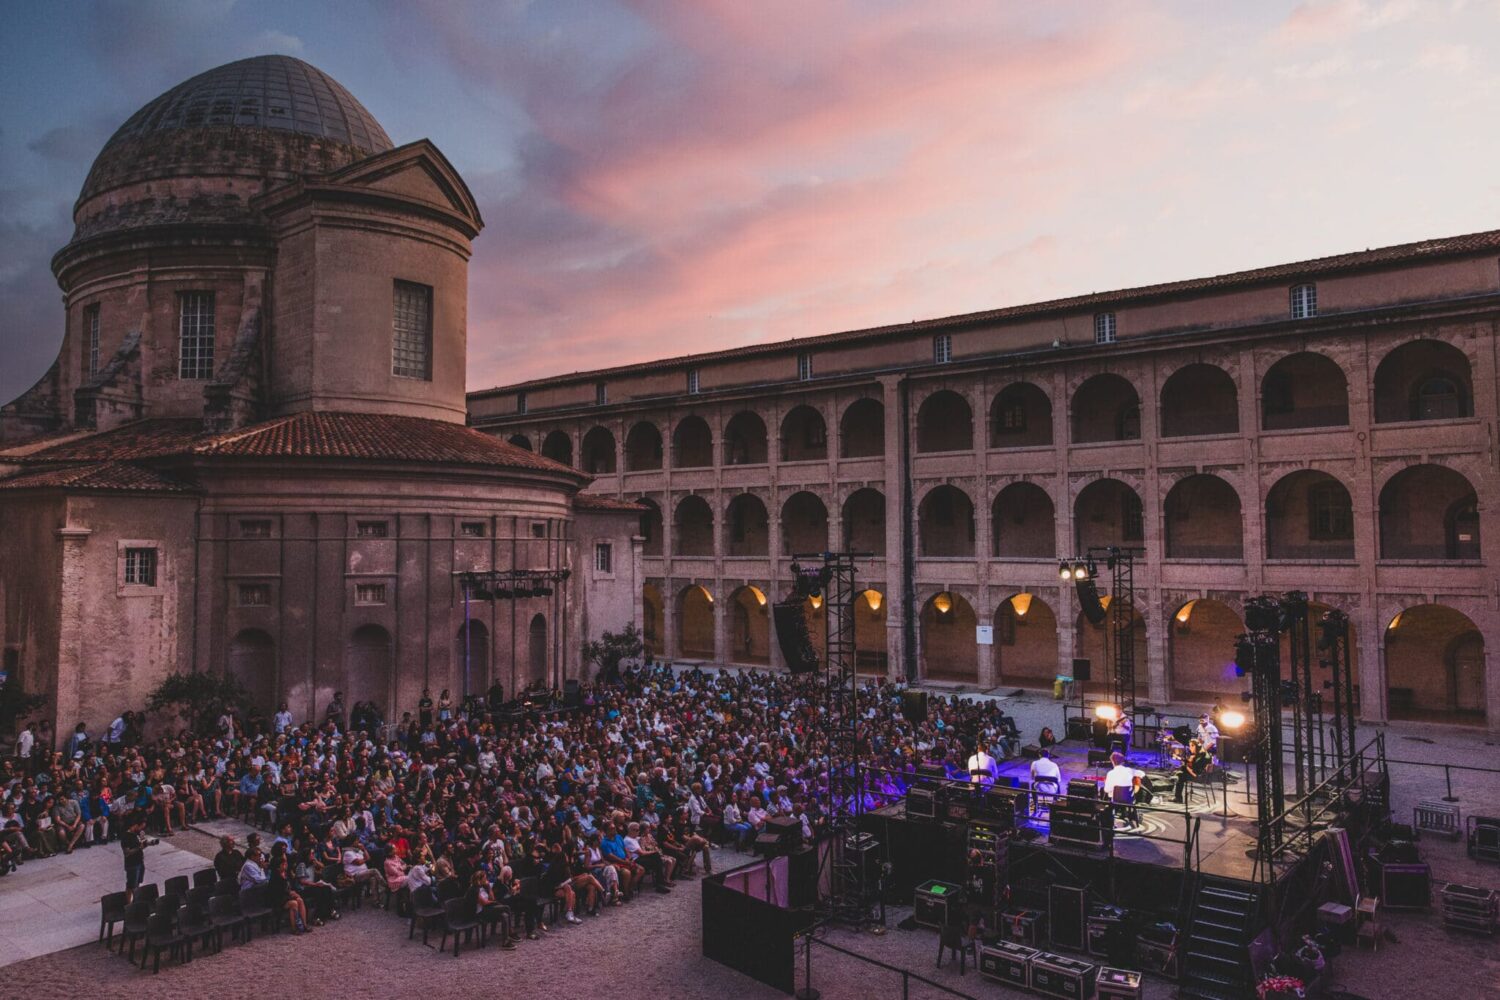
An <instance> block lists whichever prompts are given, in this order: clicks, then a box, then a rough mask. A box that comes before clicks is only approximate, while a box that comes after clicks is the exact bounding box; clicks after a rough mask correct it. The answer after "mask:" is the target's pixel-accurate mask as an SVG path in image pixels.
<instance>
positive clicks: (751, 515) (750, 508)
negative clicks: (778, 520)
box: [724, 493, 771, 556]
mask: <svg viewBox="0 0 1500 1000" xmlns="http://www.w3.org/2000/svg"><path fill="white" fill-rule="evenodd" d="M770 552H771V519H770V517H769V516H768V515H767V514H766V505H765V504H764V503H763V502H761V499H760V497H758V496H756V495H755V494H754V493H741V494H740V495H739V496H737V497H735V498H734V499H733V500H730V501H729V507H728V508H727V509H726V510H725V511H724V554H725V555H726V556H765V555H769V554H770Z"/></svg>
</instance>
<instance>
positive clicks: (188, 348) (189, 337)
mask: <svg viewBox="0 0 1500 1000" xmlns="http://www.w3.org/2000/svg"><path fill="white" fill-rule="evenodd" d="M177 330H178V354H177V377H178V378H184V379H209V378H213V377H214V293H213V292H183V293H181V294H180V295H178V296H177Z"/></svg>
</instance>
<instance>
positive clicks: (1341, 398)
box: [1260, 351, 1349, 431]
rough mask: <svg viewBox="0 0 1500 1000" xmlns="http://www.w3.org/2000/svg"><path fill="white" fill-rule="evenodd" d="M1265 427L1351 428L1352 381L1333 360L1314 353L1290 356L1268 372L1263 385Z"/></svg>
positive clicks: (1292, 428) (1294, 428)
mask: <svg viewBox="0 0 1500 1000" xmlns="http://www.w3.org/2000/svg"><path fill="white" fill-rule="evenodd" d="M1260 420H1261V427H1262V429H1264V430H1268V431H1289V430H1299V429H1301V428H1304V427H1347V426H1348V424H1349V380H1348V379H1347V378H1345V377H1344V370H1343V369H1342V368H1340V367H1339V366H1338V365H1337V364H1336V363H1335V362H1334V361H1333V359H1331V358H1328V357H1325V356H1324V355H1322V354H1315V353H1313V352H1312V351H1300V352H1298V353H1296V354H1288V355H1287V356H1286V357H1284V358H1282V359H1280V360H1279V361H1277V362H1276V363H1275V364H1273V365H1272V366H1271V367H1270V368H1268V369H1267V370H1266V374H1265V377H1264V378H1263V379H1261V383H1260Z"/></svg>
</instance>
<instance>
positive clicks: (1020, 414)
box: [995, 402, 1026, 434]
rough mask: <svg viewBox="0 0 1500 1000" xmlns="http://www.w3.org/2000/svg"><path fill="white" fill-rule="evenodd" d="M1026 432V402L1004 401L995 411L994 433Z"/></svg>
mask: <svg viewBox="0 0 1500 1000" xmlns="http://www.w3.org/2000/svg"><path fill="white" fill-rule="evenodd" d="M1025 432H1026V404H1025V403H1024V402H1021V403H1017V402H1004V403H1002V404H1001V406H1000V409H999V410H998V411H996V413H995V433H996V434H1024V433H1025Z"/></svg>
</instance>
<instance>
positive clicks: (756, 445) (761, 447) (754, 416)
mask: <svg viewBox="0 0 1500 1000" xmlns="http://www.w3.org/2000/svg"><path fill="white" fill-rule="evenodd" d="M765 462H766V422H765V421H764V420H762V419H760V414H758V413H752V412H750V411H749V410H741V411H740V412H739V413H736V414H735V415H734V416H733V417H731V418H729V423H727V424H725V425H724V464H725V465H764V464H765Z"/></svg>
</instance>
